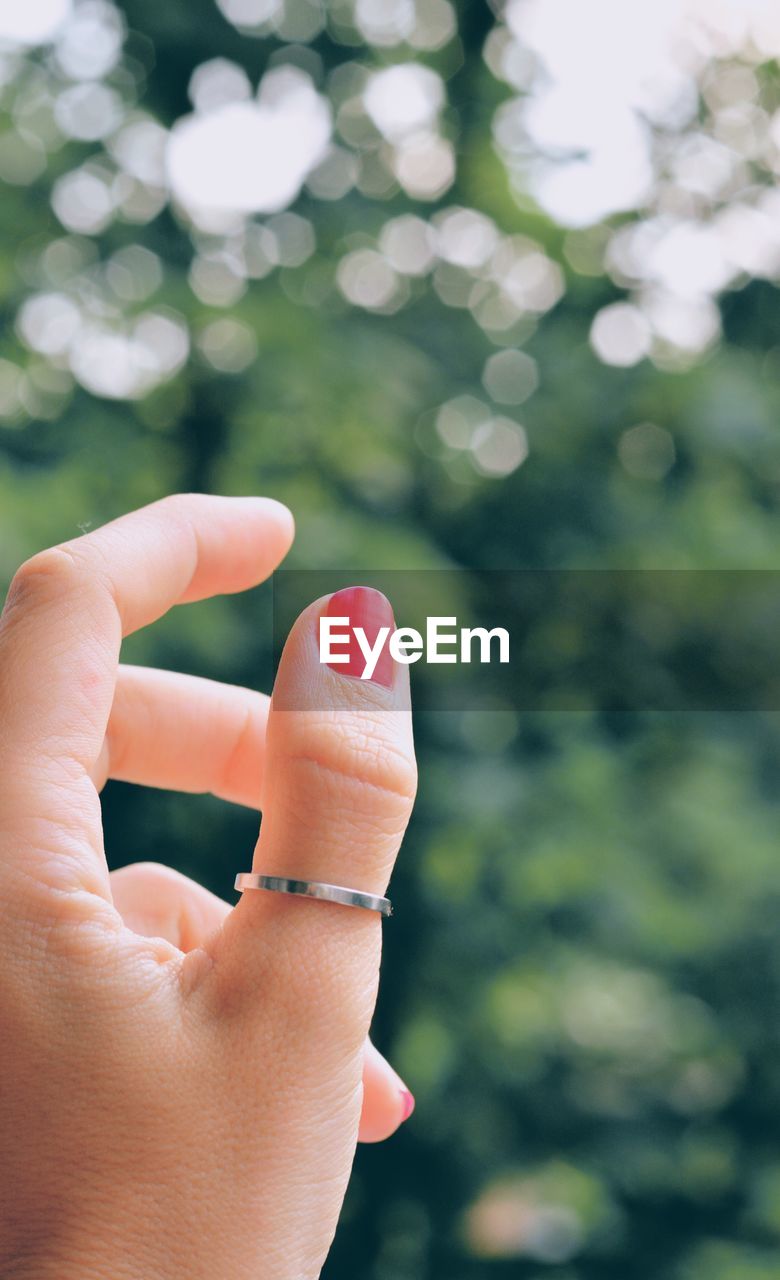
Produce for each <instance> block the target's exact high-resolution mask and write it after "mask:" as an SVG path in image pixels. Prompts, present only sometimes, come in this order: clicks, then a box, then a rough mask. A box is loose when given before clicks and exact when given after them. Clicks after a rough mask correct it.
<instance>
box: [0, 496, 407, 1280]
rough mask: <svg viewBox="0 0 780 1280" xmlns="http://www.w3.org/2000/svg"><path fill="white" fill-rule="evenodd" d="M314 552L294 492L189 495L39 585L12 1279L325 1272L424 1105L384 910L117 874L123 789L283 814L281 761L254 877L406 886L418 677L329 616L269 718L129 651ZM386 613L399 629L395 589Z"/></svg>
mask: <svg viewBox="0 0 780 1280" xmlns="http://www.w3.org/2000/svg"><path fill="white" fill-rule="evenodd" d="M291 538H292V520H291V517H290V515H289V513H288V512H287V511H286V509H285V508H284V507H282V506H280V505H279V504H277V503H275V502H272V501H270V500H264V499H247V498H242V499H235V498H234V499H227V498H212V497H206V496H199V495H197V496H187V497H176V498H169V499H165V500H164V501H163V502H160V503H156V504H154V505H153V506H151V507H147V508H145V509H144V510H142V511H139V512H136V513H134V514H133V515H130V516H127V517H124V518H123V519H121V520H118V521H116V522H114V523H113V524H110V525H107V526H105V527H104V528H102V529H100V530H98V531H97V532H96V533H93V534H89V535H87V536H85V537H83V538H78V539H76V540H74V541H73V542H70V543H67V544H64V545H62V546H60V547H57V548H54V549H52V550H50V551H46V552H43V553H41V554H40V555H38V556H35V557H34V558H33V559H32V560H30V561H29V562H28V563H27V564H26V565H24V566H23V567H22V569H21V570H20V571H19V573H18V574H17V575H16V578H15V579H14V582H13V584H12V587H11V590H10V592H9V596H8V600H7V603H6V607H5V611H4V613H3V616H2V620H1V622H0V728H1V729H2V732H1V733H0V799H1V803H0V903H2V909H3V919H2V931H0V1027H1V1028H2V1031H1V1032H0V1035H2V1044H3V1052H2V1071H1V1072H0V1274H1V1275H2V1276H3V1277H13V1278H14V1280H22V1278H23V1277H24V1278H29V1280H33V1278H34V1280H48V1278H49V1277H52V1278H55V1277H56V1280H97V1278H100V1280H104V1278H105V1280H169V1278H171V1280H174V1278H175V1280H180V1278H181V1280H184V1278H185V1277H186V1280H198V1278H199V1277H203V1280H233V1278H234V1277H235V1278H236V1280H239V1278H243V1277H247V1278H248V1277H252V1280H309V1278H311V1280H313V1278H314V1277H316V1276H318V1275H319V1272H320V1269H321V1266H322V1264H323V1261H324V1259H325V1256H326V1253H327V1250H328V1248H329V1245H330V1242H331V1239H332V1236H333V1232H334V1229H335V1225H336V1221H337V1218H338V1214H339V1210H340V1207H341V1203H342V1199H343V1196H344V1191H345V1188H346V1184H347V1180H348V1177H349V1171H350V1167H351V1164H352V1159H353V1155H354V1147H355V1141H356V1139H357V1136H358V1128H359V1126H360V1131H361V1136H363V1137H366V1138H369V1139H371V1138H378V1137H382V1136H386V1135H387V1134H388V1133H389V1132H391V1131H392V1130H393V1129H394V1128H395V1127H397V1124H398V1123H400V1121H401V1119H403V1116H404V1113H405V1112H406V1111H408V1106H409V1103H408V1095H406V1094H405V1093H404V1089H403V1086H402V1085H401V1083H400V1081H398V1079H397V1077H395V1076H394V1073H392V1071H391V1069H390V1068H389V1067H388V1066H387V1064H386V1063H384V1061H383V1060H382V1059H381V1058H380V1057H379V1055H378V1054H376V1051H375V1050H373V1049H372V1048H371V1047H370V1046H369V1047H368V1048H367V1042H366V1036H367V1031H368V1026H369V1022H370V1018H371V1014H372V1010H373V1006H374V1001H375V996H376V985H377V977H378V969H379V954H380V943H381V926H380V917H379V916H378V915H377V914H376V913H374V912H369V911H365V910H360V909H354V908H345V907H340V906H337V905H335V904H331V903H325V902H314V901H310V900H307V899H303V898H298V897H295V898H293V897H289V896H287V895H283V894H276V893H264V892H249V893H246V894H245V895H244V896H243V898H242V899H241V901H240V902H239V904H238V906H237V907H236V908H234V909H233V910H232V911H231V910H230V909H229V908H228V907H227V906H226V904H224V903H221V902H220V901H219V900H218V899H215V898H214V897H213V896H212V895H210V894H207V893H206V892H205V891H204V890H202V889H200V888H199V887H198V886H196V885H194V884H193V883H192V882H191V881H188V880H186V879H185V878H184V877H180V876H177V875H176V874H175V873H173V872H170V871H167V870H165V869H163V868H156V867H153V866H149V865H148V864H142V865H141V866H138V867H132V868H127V869H125V870H123V871H120V872H116V873H114V874H113V875H112V876H109V874H108V870H107V867H106V862H105V856H104V852H103V838H102V828H101V820H100V802H99V796H98V789H99V787H100V786H101V785H102V783H103V782H104V781H105V779H106V777H119V778H125V779H129V780H133V781H137V782H143V783H147V784H150V785H157V786H166V787H176V788H178V789H181V790H190V791H204V790H210V791H213V792H215V794H218V795H222V796H225V797H226V798H228V799H231V800H234V801H237V802H239V803H244V804H259V803H260V800H261V789H260V784H259V778H260V776H261V775H262V779H263V781H262V799H263V808H264V820H263V828H262V834H261V838H260V840H259V842H258V845H257V850H256V854H255V869H256V870H262V871H264V872H266V873H269V874H277V875H288V876H294V877H299V878H304V879H313V880H325V881H331V882H335V883H342V884H348V885H351V886H352V887H355V888H361V889H365V890H368V891H370V892H373V893H383V892H384V891H385V887H386V885H387V881H388V879H389V875H390V871H391V869H392V865H393V862H394V859H395V856H396V853H397V851H398V846H399V844H400V841H401V838H402V835H403V831H404V828H405V825H406V822H407V820H408V816H409V812H410V809H411V805H412V801H413V796H414V789H415V768H414V755H413V748H412V742H411V717H410V713H409V702H408V688H407V681H406V669H405V668H404V667H396V668H395V669H394V670H393V671H389V672H388V671H385V670H384V669H383V670H382V671H381V672H379V671H378V672H377V675H378V676H379V675H381V677H382V680H384V681H386V682H387V683H383V682H382V680H377V681H376V682H368V681H361V680H358V679H354V678H353V677H351V676H350V675H345V674H341V672H339V671H337V670H330V669H329V668H327V667H323V666H321V665H320V663H319V661H318V653H317V623H318V619H319V616H320V614H321V613H322V612H323V611H324V610H325V608H327V602H326V601H320V602H317V603H315V604H314V605H312V606H310V608H309V609H307V610H306V611H305V612H304V613H303V615H302V616H301V617H300V618H299V620H298V622H297V623H296V625H295V627H294V628H293V631H292V633H291V635H290V637H289V640H288V643H287V645H286V647H285V652H284V656H283V659H282V663H281V665H280V669H279V673H278V677H277V683H276V686H275V689H274V700H273V702H272V704H271V710H270V714H268V709H267V705H266V702H265V700H264V699H263V698H262V697H261V696H260V695H258V694H253V693H251V692H249V691H247V690H239V689H229V688H223V687H222V686H219V685H215V684H213V683H211V682H209V681H201V680H195V679H192V678H190V677H184V676H174V675H170V674H167V673H161V672H148V671H142V670H139V669H133V668H121V667H119V666H118V657H119V647H120V642H121V638H122V635H127V634H129V633H130V632H131V631H134V630H136V629H137V628H139V627H142V626H145V625H147V624H148V623H150V622H153V621H154V620H155V619H156V618H158V617H160V616H161V615H162V614H163V613H165V612H166V610H167V609H168V608H170V607H171V606H172V605H174V604H178V603H185V602H187V601H192V600H200V599H203V598H205V597H207V596H210V595H214V594H216V593H218V592H234V591H242V590H244V589H246V588H248V587H251V586H253V585H255V584H256V583H258V582H260V581H262V579H264V578H265V577H267V576H268V574H269V573H271V572H272V570H273V569H274V567H275V566H276V565H277V564H278V562H279V561H280V560H281V558H282V557H283V555H284V554H285V552H286V551H287V549H288V546H289V543H290V541H291ZM365 600H366V597H365V596H364V595H361V594H360V593H358V595H357V597H356V598H352V603H353V605H355V606H356V607H357V606H359V605H360V604H361V602H362V603H363V605H365ZM348 603H349V602H348ZM368 604H369V606H370V607H371V608H372V609H373V610H374V612H376V610H377V609H378V608H386V609H387V610H388V617H387V625H390V626H392V617H391V615H389V607H388V606H386V603H383V600H382V598H381V597H378V596H376V595H374V596H373V598H372V599H370V600H369V601H368ZM339 612H348V604H347V606H346V607H345V605H344V604H343V603H341V602H340V608H339ZM352 621H353V623H354V624H355V625H361V624H362V622H363V621H364V620H363V619H362V618H361V617H359V616H357V615H356V614H353V616H352ZM266 718H267V719H268V725H267V743H265V742H264V740H265V738H266ZM226 856H227V857H229V858H230V862H231V870H232V869H235V870H236V871H239V870H244V869H245V868H246V865H247V859H246V856H245V855H243V854H242V853H241V851H240V850H232V851H230V852H229V854H226ZM361 1111H362V1120H361Z"/></svg>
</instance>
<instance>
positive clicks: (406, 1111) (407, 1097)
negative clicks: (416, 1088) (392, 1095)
mask: <svg viewBox="0 0 780 1280" xmlns="http://www.w3.org/2000/svg"><path fill="white" fill-rule="evenodd" d="M401 1101H402V1103H403V1115H402V1116H401V1124H403V1122H404V1120H408V1119H409V1117H410V1115H411V1114H412V1112H413V1111H414V1095H413V1094H411V1093H410V1092H409V1090H408V1089H402V1090H401Z"/></svg>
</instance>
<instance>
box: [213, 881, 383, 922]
mask: <svg viewBox="0 0 780 1280" xmlns="http://www.w3.org/2000/svg"><path fill="white" fill-rule="evenodd" d="M234 887H235V888H236V889H238V890H239V892H240V893H243V892H244V890H245V889H270V890H271V891H272V892H274V893H298V894H301V896H302V897H304V898H320V899H321V901H323V902H338V903H339V904H340V906H342V907H365V908H366V909H367V910H368V911H379V912H380V914H381V915H383V916H389V915H392V913H393V908H392V904H391V902H390V899H389V898H381V897H380V896H379V895H378V894H376V893H362V892H361V891H360V890H359V889H345V888H344V887H343V886H342V885H338V884H322V883H321V881H319V880H289V879H287V877H286V876H261V875H257V874H256V873H255V872H254V871H241V872H239V874H238V875H237V876H236V883H235V886H234Z"/></svg>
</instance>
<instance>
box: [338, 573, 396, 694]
mask: <svg viewBox="0 0 780 1280" xmlns="http://www.w3.org/2000/svg"><path fill="white" fill-rule="evenodd" d="M324 616H325V617H328V618H347V619H349V621H348V624H347V625H346V626H345V627H344V628H343V629H342V628H340V629H339V631H338V632H336V631H334V632H333V635H332V639H333V642H334V643H333V644H332V646H331V654H332V656H334V657H335V655H336V654H338V656H339V657H342V658H344V659H345V661H342V662H336V661H330V662H326V664H325V665H326V666H329V667H330V668H331V670H333V671H338V672H339V674H340V675H343V676H353V677H357V679H358V680H360V679H364V680H372V681H373V682H374V683H375V684H381V685H384V687H385V688H386V689H392V687H393V659H392V655H391V653H390V649H389V647H388V639H389V636H390V633H391V632H392V631H393V629H394V627H395V618H394V617H393V610H392V607H391V605H390V601H389V600H388V599H387V598H386V596H383V595H382V592H381V591H375V590H374V588H373V587H346V588H345V589H344V590H343V591H336V592H335V594H334V595H332V596H331V598H330V600H329V601H328V604H327V607H326V609H325V614H324ZM347 626H348V628H349V631H348V635H347ZM358 627H359V628H360V630H361V633H362V635H361V636H360V637H358V636H357V635H356V634H355V629H356V628H358ZM382 631H384V632H385V634H384V636H382V637H380V632H382ZM339 636H340V639H339ZM380 643H381V648H380V647H379V646H380Z"/></svg>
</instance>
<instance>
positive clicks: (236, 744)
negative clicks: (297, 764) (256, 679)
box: [92, 666, 269, 809]
mask: <svg viewBox="0 0 780 1280" xmlns="http://www.w3.org/2000/svg"><path fill="white" fill-rule="evenodd" d="M268 704H269V699H268V698H267V697H266V695H265V694H262V693H256V692H255V691H254V690H253V689H243V688H240V687H239V686H237V685H228V684H220V683H219V681H216V680H204V679H202V678H201V677H199V676H189V675H181V674H180V673H179V672H176V671H157V670H155V669H153V668H150V667H133V666H120V668H119V672H118V678H117V685H116V693H115V695H114V702H113V706H112V708H111V715H110V717H109V722H108V730H107V732H106V739H105V742H104V744H103V749H102V751H101V753H100V756H99V758H98V760H97V763H96V765H95V769H94V771H93V775H92V776H93V781H94V783H95V785H96V786H97V787H102V786H103V785H104V783H105V782H106V781H107V779H108V778H114V779H116V780H118V781H121V782H135V783H139V784H140V785H142V786H146V787H163V788H165V789H166V790H170V791H189V792H197V793H207V792H208V793H211V794H212V795H215V796H218V797H219V798H220V799H222V800H230V801H232V802H233V803H234V804H242V805H247V806H248V807H249V808H252V809H259V808H260V795H261V787H262V780H263V764H264V759H265V729H266V722H267V720H268Z"/></svg>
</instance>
